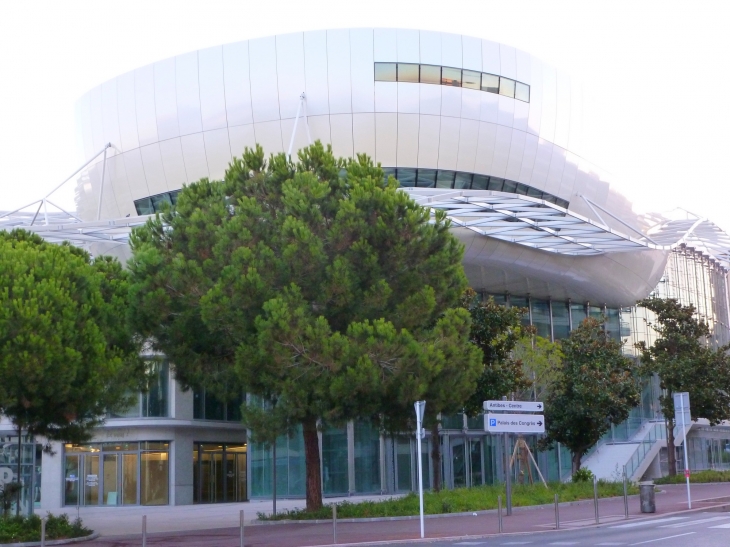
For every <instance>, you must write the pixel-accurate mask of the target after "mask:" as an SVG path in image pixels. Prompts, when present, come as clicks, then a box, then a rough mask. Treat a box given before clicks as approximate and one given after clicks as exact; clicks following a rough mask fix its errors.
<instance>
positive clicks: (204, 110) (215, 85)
mask: <svg viewBox="0 0 730 547" xmlns="http://www.w3.org/2000/svg"><path fill="white" fill-rule="evenodd" d="M198 81H199V82H200V115H201V118H202V121H203V131H210V130H212V129H222V128H224V127H226V125H227V124H228V121H227V119H226V96H225V90H224V86H223V47H222V46H217V47H211V48H207V49H201V50H200V51H199V52H198Z"/></svg>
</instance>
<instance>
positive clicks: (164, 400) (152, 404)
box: [109, 360, 170, 418]
mask: <svg viewBox="0 0 730 547" xmlns="http://www.w3.org/2000/svg"><path fill="white" fill-rule="evenodd" d="M146 368H147V390H146V391H144V392H142V393H138V394H136V395H135V396H133V399H134V402H133V404H132V405H131V406H130V407H129V408H127V409H117V410H115V411H113V412H110V413H109V417H110V418H140V417H141V418H167V417H168V416H169V406H170V405H169V400H170V394H169V391H170V365H169V364H168V362H167V361H165V360H149V361H147V364H146Z"/></svg>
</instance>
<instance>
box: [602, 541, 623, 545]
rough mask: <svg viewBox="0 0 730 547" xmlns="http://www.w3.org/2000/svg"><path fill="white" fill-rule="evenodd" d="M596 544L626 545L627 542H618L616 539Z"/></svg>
mask: <svg viewBox="0 0 730 547" xmlns="http://www.w3.org/2000/svg"><path fill="white" fill-rule="evenodd" d="M596 545H626V544H625V543H617V542H615V541H607V542H606V543H596Z"/></svg>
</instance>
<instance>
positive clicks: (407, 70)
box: [398, 63, 418, 84]
mask: <svg viewBox="0 0 730 547" xmlns="http://www.w3.org/2000/svg"><path fill="white" fill-rule="evenodd" d="M398 81H399V82H413V83H414V84H417V83H418V65H412V64H406V63H398Z"/></svg>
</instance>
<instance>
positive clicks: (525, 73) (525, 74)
mask: <svg viewBox="0 0 730 547" xmlns="http://www.w3.org/2000/svg"><path fill="white" fill-rule="evenodd" d="M515 79H516V80H517V81H519V82H524V83H526V84H528V85H530V84H532V56H531V55H530V54H529V53H525V52H524V51H522V50H521V49H517V50H515Z"/></svg>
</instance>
